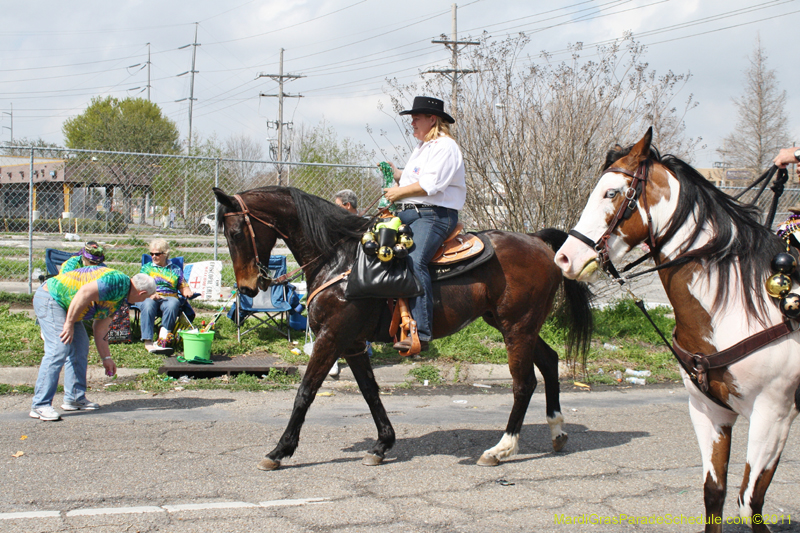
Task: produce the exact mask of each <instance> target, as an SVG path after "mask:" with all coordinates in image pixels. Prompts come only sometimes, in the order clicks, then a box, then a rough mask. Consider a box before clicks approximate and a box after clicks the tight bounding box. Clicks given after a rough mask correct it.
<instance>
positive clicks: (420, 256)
mask: <svg viewBox="0 0 800 533" xmlns="http://www.w3.org/2000/svg"><path fill="white" fill-rule="evenodd" d="M400 114H401V115H411V127H412V129H413V130H414V137H416V138H417V140H419V144H418V145H417V147H416V148H414V151H413V152H412V153H411V157H409V159H408V162H407V163H406V166H405V168H404V170H403V172H402V173H401V172H400V171H399V170H397V167H395V166H394V164H393V163H389V165H391V167H392V170H393V171H394V179H395V181H396V182H397V186H396V187H391V188H389V189H384V190H383V191H384V195H385V196H386V199H387V200H389V201H390V202H399V201H400V200H404V201H403V203H402V204H400V211H399V212H398V213H397V216H398V217H400V220H402V221H403V224H408V225H409V226H411V229H412V230H413V231H414V245H413V246H412V247H411V250H410V251H409V257H411V262H412V263H413V265H414V274H416V276H417V278H419V280H420V282H422V288H423V289H424V291H425V294H423V295H422V296H420V297H418V298H409V299H408V307H409V309H410V311H411V316H412V317H413V318H414V320H416V322H417V331H418V333H419V340H420V351H423V352H424V351H426V350H427V349H428V343H429V342H430V340H431V335H432V325H433V287H432V285H431V275H430V273H429V272H428V263H430V261H431V259H433V256H434V255H435V254H436V251H437V250H439V247H440V246H441V245H442V243H443V242H444V240H445V239H446V238H447V236H448V235H449V234H450V232H452V231H453V230H454V229H455V227H456V224H457V223H458V211H459V209H461V208H462V207H464V201H465V200H466V198H467V182H466V180H465V177H464V176H465V171H464V158H463V157H462V156H461V150H460V149H459V148H458V144H456V141H455V139H453V136H452V135H451V134H450V127H449V125H450V124H453V123H454V122H455V120H453V117H451V116H450V115H448V114H447V113H445V112H444V102H442V101H441V100H439V99H437V98H431V97H429V96H417V97H416V98H414V105H413V106H411V109H408V110H406V111H401V112H400ZM411 344H412V343H411V338H410V337H409V338H407V339H405V340H403V341H400V342H398V343H396V344H395V345H394V348H395V350H400V351H401V352H408V351H409V350H410V349H411Z"/></svg>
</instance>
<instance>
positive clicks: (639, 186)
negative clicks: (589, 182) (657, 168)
mask: <svg viewBox="0 0 800 533" xmlns="http://www.w3.org/2000/svg"><path fill="white" fill-rule="evenodd" d="M649 170H650V165H649V164H648V161H647V160H644V161H642V162H641V163H640V164H639V167H638V168H637V169H636V172H631V171H630V170H628V169H625V168H620V167H609V168H607V169H606V170H605V171H603V175H605V174H608V173H609V172H619V173H620V174H625V175H626V176H630V177H631V178H632V180H631V184H630V186H629V187H628V188H627V189H626V190H625V201H623V202H622V203H621V204H620V206H619V209H617V212H616V214H615V215H614V217H613V218H612V219H611V223H610V224H609V225H608V229H607V230H606V231H605V233H603V235H601V236H600V238H599V239H597V241H592V239H590V238H589V237H587V236H586V235H584V234H583V233H581V232H579V231H577V230H575V229H571V230H570V231H569V234H570V235H572V236H573V237H575V238H576V239H578V240H580V241H581V242H583V243H585V244H587V245H588V246H590V247H592V248H593V249H594V250H595V251H596V252H597V260H598V262H599V263H600V266H601V268H602V269H603V270H605V271H606V272H608V273H609V274H611V276H612V277H613V278H614V280H615V281H617V282H618V283H619V284H620V285H621V284H623V283H625V279H624V278H622V276H620V275H619V272H617V269H616V267H614V264H613V263H612V262H611V259H610V258H609V252H608V239H609V238H610V237H611V234H612V233H614V230H616V229H617V226H619V225H620V223H621V222H622V221H623V220H627V219H628V218H630V216H631V215H632V214H633V212H634V211H635V210H636V207H637V204H638V202H639V201H640V199H641V202H642V205H643V206H644V210H645V214H646V216H647V231H648V237H649V240H650V242H649V246H650V252H648V253H647V254H645V255H644V256H643V257H640V258H639V259H637V260H636V261H634V262H633V263H630V264H629V265H627V266H626V267H625V268H623V269H622V271H623V272H626V271H628V270H630V269H631V268H633V267H634V266H636V265H638V264H639V263H641V262H642V261H644V260H645V259H647V258H648V257H651V256H653V255H654V254H655V252H656V242H655V237H654V235H653V218H652V217H651V216H650V207H649V206H648V205H647V178H648V174H649ZM601 177H602V175H601Z"/></svg>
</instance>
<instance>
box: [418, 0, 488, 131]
mask: <svg viewBox="0 0 800 533" xmlns="http://www.w3.org/2000/svg"><path fill="white" fill-rule="evenodd" d="M457 8H458V6H456V4H453V30H452V33H451V34H450V40H449V41H445V40H440V41H431V42H432V43H434V44H443V45H445V46H446V47H447V48H449V49H450V50H452V51H453V58H452V59H451V60H450V65H451V67H452V68H449V69H441V70H428V71H426V72H425V73H426V74H441V75H443V76H444V77H445V78H447V79H449V80H450V81H451V82H452V84H453V89H452V94H451V96H450V98H451V100H450V114H451V115H452V116H453V118H456V115H457V113H458V79H459V78H460V77H462V76H463V75H464V74H473V73H475V72H478V71H477V70H465V69H459V68H458V52H459V51H460V49H461V48H464V47H465V46H469V45H476V44H481V43H480V42H479V41H459V40H458V30H457V24H456V10H457ZM459 46H460V47H461V48H459Z"/></svg>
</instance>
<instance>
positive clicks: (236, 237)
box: [231, 231, 244, 242]
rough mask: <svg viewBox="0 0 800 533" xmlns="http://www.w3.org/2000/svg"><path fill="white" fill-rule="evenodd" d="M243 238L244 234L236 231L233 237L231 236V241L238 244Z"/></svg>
mask: <svg viewBox="0 0 800 533" xmlns="http://www.w3.org/2000/svg"><path fill="white" fill-rule="evenodd" d="M243 238H244V233H243V232H241V231H237V232H236V233H234V234H233V235H231V239H233V240H234V241H235V242H239V241H241V240H242V239H243Z"/></svg>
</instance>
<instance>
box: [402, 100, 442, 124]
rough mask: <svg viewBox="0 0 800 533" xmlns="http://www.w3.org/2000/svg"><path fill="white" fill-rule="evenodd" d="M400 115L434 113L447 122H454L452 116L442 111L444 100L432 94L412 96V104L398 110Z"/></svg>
mask: <svg viewBox="0 0 800 533" xmlns="http://www.w3.org/2000/svg"><path fill="white" fill-rule="evenodd" d="M400 114H401V115H436V116H437V117H442V118H443V119H444V121H445V122H447V123H448V124H453V123H455V120H454V119H453V117H451V116H450V115H448V114H447V113H445V112H444V102H442V101H441V100H439V99H438V98H433V97H432V96H416V97H414V105H412V106H411V109H406V110H405V111H400Z"/></svg>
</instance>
